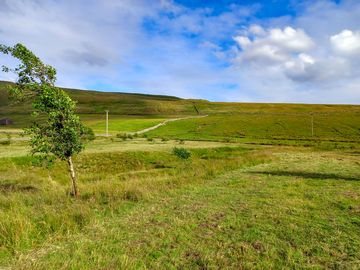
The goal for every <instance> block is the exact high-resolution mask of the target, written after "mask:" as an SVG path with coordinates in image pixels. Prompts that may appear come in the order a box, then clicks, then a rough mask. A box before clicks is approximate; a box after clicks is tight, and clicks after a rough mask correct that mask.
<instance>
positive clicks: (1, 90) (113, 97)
mask: <svg viewBox="0 0 360 270" xmlns="http://www.w3.org/2000/svg"><path fill="white" fill-rule="evenodd" d="M10 84H11V83H10V82H3V81H0V116H1V115H3V116H4V115H7V116H8V115H12V114H15V115H18V114H28V112H29V111H30V110H31V106H30V101H27V102H25V103H21V104H11V102H10V101H9V100H8V94H7V90H6V87H7V86H8V85H10ZM64 90H65V91H66V92H67V93H68V94H69V95H70V96H71V97H72V98H73V99H74V100H76V101H77V102H78V113H79V114H99V113H103V112H104V110H110V111H111V114H119V115H196V114H237V113H270V114H277V113H280V114H284V113H285V114H287V113H290V114H294V113H295V114H308V113H310V112H315V113H325V114H326V113H342V112H347V113H348V112H351V113H360V106H358V105H317V104H310V105H308V104H281V103H240V102H210V101H207V100H196V99H182V98H178V97H174V96H163V95H145V94H133V93H114V92H99V91H89V90H78V89H64Z"/></svg>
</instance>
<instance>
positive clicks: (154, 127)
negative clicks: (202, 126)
mask: <svg viewBox="0 0 360 270" xmlns="http://www.w3.org/2000/svg"><path fill="white" fill-rule="evenodd" d="M206 116H207V115H199V116H188V117H181V118H173V119H168V120H165V121H164V122H162V123H160V124H157V125H155V126H152V127H149V128H145V129H142V130H139V131H135V132H127V133H128V134H131V135H135V134H137V135H139V134H144V133H146V132H149V131H151V130H154V129H157V128H159V127H161V126H165V125H166V124H167V123H169V122H174V121H178V120H185V119H192V118H203V117H206Z"/></svg>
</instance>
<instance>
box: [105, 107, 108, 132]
mask: <svg viewBox="0 0 360 270" xmlns="http://www.w3.org/2000/svg"><path fill="white" fill-rule="evenodd" d="M105 112H106V136H107V137H108V136H109V110H106V111H105Z"/></svg>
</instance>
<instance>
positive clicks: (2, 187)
mask: <svg viewBox="0 0 360 270" xmlns="http://www.w3.org/2000/svg"><path fill="white" fill-rule="evenodd" d="M37 190H38V189H37V188H36V187H33V186H28V185H26V186H25V185H18V184H11V183H3V184H0V192H1V193H10V192H35V191H37Z"/></svg>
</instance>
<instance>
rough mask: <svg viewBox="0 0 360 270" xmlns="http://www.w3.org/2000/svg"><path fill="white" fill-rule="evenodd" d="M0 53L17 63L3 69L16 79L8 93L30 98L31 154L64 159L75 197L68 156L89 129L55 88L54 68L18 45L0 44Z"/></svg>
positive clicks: (89, 136)
mask: <svg viewBox="0 0 360 270" xmlns="http://www.w3.org/2000/svg"><path fill="white" fill-rule="evenodd" d="M0 52H1V53H3V54H8V55H11V56H13V57H15V58H17V59H18V60H19V61H20V64H19V65H18V66H17V67H16V68H14V69H10V68H8V67H5V66H3V67H2V70H3V71H4V72H14V73H15V74H17V76H18V78H17V80H16V83H15V86H13V87H11V88H10V96H11V97H13V98H16V99H17V100H20V101H21V100H24V99H25V98H29V97H31V98H32V107H33V116H34V122H33V123H32V125H31V127H30V128H28V129H26V130H25V133H26V134H28V135H29V136H30V145H31V148H32V150H31V152H32V154H33V155H34V154H37V156H39V157H42V158H43V159H46V160H54V159H56V158H58V159H61V160H65V161H67V164H68V167H69V172H70V177H71V183H72V192H71V194H72V195H73V196H78V194H79V193H78V188H77V182H76V174H75V169H74V164H73V159H72V157H73V156H74V154H77V153H80V152H81V151H82V150H83V149H84V143H85V141H86V140H88V139H93V133H92V130H91V129H89V128H87V127H85V126H84V125H83V124H82V123H81V122H80V119H79V117H78V116H77V115H76V114H75V109H76V103H75V102H74V101H73V100H72V99H71V98H70V97H69V95H67V94H66V93H65V92H64V91H63V90H62V89H60V88H57V87H55V81H56V70H55V69H54V68H53V67H52V66H49V65H45V64H44V63H43V62H42V61H41V60H40V59H39V58H38V57H37V56H35V55H34V54H33V53H32V52H31V51H30V50H29V49H27V48H26V47H25V46H24V45H22V44H16V45H15V46H13V47H9V46H5V45H0Z"/></svg>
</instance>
